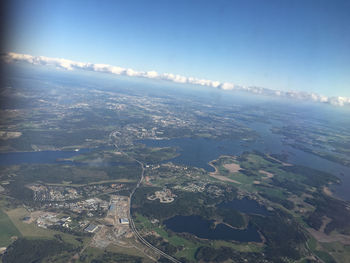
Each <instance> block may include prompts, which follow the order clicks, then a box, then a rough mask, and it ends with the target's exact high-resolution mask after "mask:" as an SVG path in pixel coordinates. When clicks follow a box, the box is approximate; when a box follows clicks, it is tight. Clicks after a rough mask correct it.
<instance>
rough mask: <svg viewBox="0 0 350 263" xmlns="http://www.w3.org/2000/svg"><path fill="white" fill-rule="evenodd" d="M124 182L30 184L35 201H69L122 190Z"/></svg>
mask: <svg viewBox="0 0 350 263" xmlns="http://www.w3.org/2000/svg"><path fill="white" fill-rule="evenodd" d="M124 186H125V185H124V184H95V185H85V186H81V187H71V186H52V185H50V186H48V185H41V184H34V185H30V186H28V188H29V189H31V190H32V191H33V199H34V201H67V200H75V199H79V198H82V197H83V196H93V195H97V194H101V193H106V192H112V191H117V190H120V189H122V188H123V187H124Z"/></svg>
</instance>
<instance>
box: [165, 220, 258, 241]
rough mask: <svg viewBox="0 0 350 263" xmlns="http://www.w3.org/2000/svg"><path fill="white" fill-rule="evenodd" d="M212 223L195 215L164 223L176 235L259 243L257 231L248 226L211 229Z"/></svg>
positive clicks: (219, 226) (220, 225)
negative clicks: (182, 234)
mask: <svg viewBox="0 0 350 263" xmlns="http://www.w3.org/2000/svg"><path fill="white" fill-rule="evenodd" d="M213 222H214V221H211V220H205V219H203V218H201V217H200V216H197V215H191V216H174V217H172V218H170V219H168V220H165V221H164V224H165V225H166V227H167V228H168V229H170V230H172V231H174V232H177V233H184V232H185V233H190V234H193V235H195V236H197V237H199V238H205V239H213V240H234V241H239V242H261V238H260V235H259V233H258V231H257V230H256V229H255V228H254V227H253V226H252V225H248V227H247V228H246V229H242V230H241V229H234V228H231V227H229V226H227V225H224V224H218V225H217V226H216V227H215V228H212V227H211V226H212V224H213Z"/></svg>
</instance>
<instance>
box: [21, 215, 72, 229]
mask: <svg viewBox="0 0 350 263" xmlns="http://www.w3.org/2000/svg"><path fill="white" fill-rule="evenodd" d="M29 220H30V217H29V218H24V221H29ZM71 222H72V219H71V217H70V216H63V217H60V218H59V217H58V215H57V214H56V213H51V212H45V213H42V214H41V215H40V216H39V217H38V218H37V219H36V224H37V226H38V227H42V228H48V227H49V226H53V225H56V226H63V227H66V228H68V227H69V224H70V223H71Z"/></svg>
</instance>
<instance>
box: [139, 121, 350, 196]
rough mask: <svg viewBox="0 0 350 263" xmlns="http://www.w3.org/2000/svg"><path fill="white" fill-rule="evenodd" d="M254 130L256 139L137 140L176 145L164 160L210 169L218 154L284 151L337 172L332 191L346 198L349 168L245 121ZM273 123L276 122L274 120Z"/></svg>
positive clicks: (349, 186)
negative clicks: (338, 180) (257, 135)
mask: <svg viewBox="0 0 350 263" xmlns="http://www.w3.org/2000/svg"><path fill="white" fill-rule="evenodd" d="M246 125H247V126H249V127H250V128H251V129H253V130H255V131H256V132H257V133H258V134H259V135H260V138H259V139H258V140H256V141H252V142H248V141H244V142H242V141H240V140H239V139H225V140H217V139H208V138H176V139H170V140H139V141H138V142H139V143H142V144H145V145H146V146H148V147H176V148H177V149H178V152H179V154H180V155H179V156H177V157H175V158H173V159H171V160H168V161H171V162H173V163H175V164H180V165H186V166H195V167H199V168H203V169H205V170H206V171H208V172H213V171H214V169H213V168H212V167H211V166H209V165H208V163H209V162H210V161H212V160H215V159H217V158H219V156H220V155H240V154H242V153H243V152H244V151H254V150H256V151H260V152H263V153H269V154H281V153H283V154H287V156H288V160H287V162H289V163H292V164H295V165H304V166H308V167H310V168H313V169H317V170H320V171H325V172H329V173H331V174H334V175H335V176H337V177H338V178H339V179H340V180H341V181H342V182H341V184H339V185H332V186H331V190H332V191H333V192H334V194H335V195H336V196H338V197H340V198H342V199H344V200H350V191H349V190H348V189H350V168H349V167H346V166H344V165H341V164H338V163H335V162H331V161H329V160H326V159H324V158H321V157H318V156H316V155H313V154H311V153H307V152H303V151H301V150H298V149H295V148H293V147H291V146H289V145H286V144H284V143H283V138H282V136H281V135H278V134H274V133H272V132H271V131H270V129H271V127H272V125H271V124H266V123H257V122H255V123H253V124H250V123H246ZM274 125H277V124H276V123H274Z"/></svg>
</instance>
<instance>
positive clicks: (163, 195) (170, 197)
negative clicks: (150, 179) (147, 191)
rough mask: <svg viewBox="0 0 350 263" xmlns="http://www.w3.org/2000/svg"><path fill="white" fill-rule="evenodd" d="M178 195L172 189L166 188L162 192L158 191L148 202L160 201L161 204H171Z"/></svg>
mask: <svg viewBox="0 0 350 263" xmlns="http://www.w3.org/2000/svg"><path fill="white" fill-rule="evenodd" d="M175 197H176V195H175V194H173V193H172V192H171V190H170V189H167V188H164V189H163V190H162V191H156V192H155V193H154V194H153V195H150V196H148V197H147V199H148V200H151V201H154V200H156V199H159V202H161V203H171V202H173V201H174V200H175Z"/></svg>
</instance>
